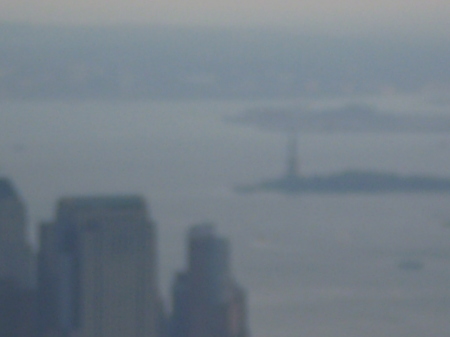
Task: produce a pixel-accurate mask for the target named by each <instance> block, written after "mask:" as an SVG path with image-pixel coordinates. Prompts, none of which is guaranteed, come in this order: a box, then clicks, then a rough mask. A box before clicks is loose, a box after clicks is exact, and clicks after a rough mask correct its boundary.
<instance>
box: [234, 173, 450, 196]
mask: <svg viewBox="0 0 450 337" xmlns="http://www.w3.org/2000/svg"><path fill="white" fill-rule="evenodd" d="M235 191H236V192H238V193H255V192H262V191H273V192H279V193H282V194H300V193H389V192H398V193H420V192H440V193H450V177H449V178H440V177H433V176H426V175H414V176H403V175H399V174H395V173H389V172H370V171H356V170H354V171H351V170H349V171H342V172H338V173H333V174H329V175H312V176H300V175H289V174H287V175H284V176H283V177H281V178H278V179H268V180H264V181H262V182H259V183H255V184H247V185H238V186H236V187H235Z"/></svg>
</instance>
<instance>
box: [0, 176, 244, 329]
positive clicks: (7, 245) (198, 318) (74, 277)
mask: <svg viewBox="0 0 450 337" xmlns="http://www.w3.org/2000/svg"><path fill="white" fill-rule="evenodd" d="M149 213H150V212H149V210H148V207H147V205H146V202H145V200H144V199H143V198H142V197H141V196H138V195H124V196H98V197H64V198H61V199H60V200H59V201H58V204H57V210H56V214H55V218H54V220H52V221H49V222H47V223H44V224H41V226H40V232H39V250H38V252H37V254H35V252H34V251H33V250H32V249H31V247H30V245H29V243H28V242H27V240H26V235H25V233H26V229H27V228H26V207H25V203H24V201H23V199H22V198H21V196H20V195H19V193H18V192H17V191H16V189H15V187H14V186H13V183H12V182H11V181H10V180H9V179H7V178H0V233H1V236H0V241H1V242H0V336H2V337H72V336H73V337H133V336H134V337H144V336H145V337H247V336H249V329H248V321H247V316H248V315H247V299H246V292H245V290H244V289H243V288H242V287H241V286H240V285H239V284H238V283H237V282H236V281H235V279H234V277H233V274H232V270H231V269H232V268H231V265H230V254H231V252H230V246H229V242H228V240H227V239H226V238H223V237H221V236H220V235H219V234H218V233H217V232H216V228H215V226H214V224H211V223H203V224H197V225H194V226H192V227H191V228H190V230H189V233H188V235H187V247H188V248H187V256H188V258H187V261H188V263H187V266H186V267H185V269H184V270H181V271H178V272H177V273H176V275H175V278H174V282H173V288H172V303H171V305H170V306H169V307H170V308H171V310H170V311H168V310H166V308H165V305H164V302H163V299H162V297H161V294H160V290H159V285H158V269H159V267H158V257H157V256H158V240H157V236H156V225H155V222H154V221H153V219H152V218H151V216H150V215H149Z"/></svg>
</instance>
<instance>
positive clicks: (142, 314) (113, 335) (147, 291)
mask: <svg viewBox="0 0 450 337" xmlns="http://www.w3.org/2000/svg"><path fill="white" fill-rule="evenodd" d="M41 240H42V244H43V246H42V251H41V254H40V265H41V267H42V272H41V277H40V279H41V281H42V284H41V289H42V290H41V293H44V294H46V295H44V296H43V297H44V301H42V302H43V303H45V298H49V299H51V301H53V304H51V305H48V306H47V309H48V313H47V315H46V317H47V322H48V324H47V331H49V330H52V329H51V327H55V324H56V330H59V331H60V333H61V334H62V335H66V336H73V337H157V335H158V325H159V324H158V319H159V309H160V308H159V305H160V299H159V293H158V286H157V262H156V237H155V225H154V224H153V222H152V221H151V220H149V219H148V216H147V211H146V206H145V202H144V200H143V199H142V198H140V197H138V196H127V197H83V198H64V199H62V200H60V202H59V205H58V211H57V219H56V221H55V224H53V225H46V226H44V227H43V228H42V233H41ZM52 283H54V285H53V286H52ZM52 289H55V291H52ZM51 301H50V302H47V303H52V302H51ZM54 310H56V313H55V314H56V315H57V319H56V322H53V323H52V322H51V321H52V319H51V317H52V315H51V313H52V311H54ZM49 328H50V329H49Z"/></svg>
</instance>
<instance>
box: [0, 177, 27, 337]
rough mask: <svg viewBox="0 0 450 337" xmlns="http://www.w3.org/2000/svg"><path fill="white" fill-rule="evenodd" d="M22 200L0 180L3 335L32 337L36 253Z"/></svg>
mask: <svg viewBox="0 0 450 337" xmlns="http://www.w3.org/2000/svg"><path fill="white" fill-rule="evenodd" d="M25 213H26V212H25V206H24V204H23V202H22V199H21V198H20V197H19V195H18V193H17V192H16V190H15V189H14V187H13V185H12V183H11V182H10V181H9V180H8V179H5V178H2V179H0V336H2V337H29V336H32V335H33V333H34V331H35V326H34V323H35V314H36V312H35V297H34V296H35V289H34V286H35V282H34V281H35V280H34V274H33V272H34V264H33V262H34V256H33V251H32V249H31V246H30V244H29V243H28V240H27V238H26V237H27V235H26V231H27V228H26V214H25Z"/></svg>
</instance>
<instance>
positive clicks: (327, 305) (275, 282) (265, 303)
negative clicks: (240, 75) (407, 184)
mask: <svg viewBox="0 0 450 337" xmlns="http://www.w3.org/2000/svg"><path fill="white" fill-rule="evenodd" d="M379 102H380V104H384V105H389V104H391V106H392V107H398V106H399V102H402V104H406V103H404V101H402V100H398V99H397V100H395V101H392V102H390V101H389V100H383V99H382V98H379ZM269 103H270V104H274V102H252V101H239V102H223V101H202V102H172V103H167V102H151V101H141V102H3V103H1V112H0V171H1V173H2V174H4V175H7V176H9V177H11V178H12V179H13V180H14V182H15V184H16V185H17V186H18V188H19V190H20V191H21V194H22V196H23V197H24V199H25V200H26V202H27V205H28V209H29V218H30V223H31V224H32V225H33V228H32V230H31V231H30V236H31V239H32V240H33V235H35V232H36V226H37V224H38V223H39V222H40V221H43V220H48V219H51V218H52V217H53V212H54V207H55V204H56V200H57V198H59V197H61V196H67V195H85V194H111V193H114V194H116V193H142V194H144V195H145V196H146V197H147V200H148V202H149V209H150V213H151V216H152V218H153V219H155V221H156V222H157V224H158V232H159V253H160V280H161V281H160V284H161V290H162V292H163V294H164V297H165V300H166V302H167V305H168V306H170V298H169V295H170V294H169V292H170V283H171V280H172V276H173V273H174V271H175V270H178V269H180V268H183V266H184V259H185V241H184V237H185V234H186V230H187V227H188V226H189V225H191V224H193V223H197V222H200V221H204V220H210V221H213V222H215V223H216V224H217V225H218V227H219V231H220V232H221V233H222V234H223V235H224V236H227V237H229V239H230V240H231V243H232V254H233V270H234V275H235V278H236V279H237V280H238V282H239V283H241V284H242V285H243V286H244V287H245V288H246V289H247V291H248V294H249V301H250V307H249V311H250V326H251V331H252V334H253V336H255V337H299V336H307V337H309V336H312V337H315V336H321V337H328V336H330V337H331V336H332V337H339V336H346V337H353V336H354V337H357V336H358V337H360V336H364V337H371V336H373V337H380V336H389V337H392V336H397V337H402V336H405V337H406V336H408V337H415V336H417V337H419V336H427V337H433V336H439V337H441V336H445V335H448V334H449V332H450V324H449V323H448V317H449V314H450V289H449V284H450V244H449V243H450V227H449V224H450V208H449V207H448V205H449V204H450V195H445V194H442V195H441V194H394V195H383V194H380V195H347V196H342V195H330V196H317V195H316V196H314V195H312V196H311V195H301V196H297V197H285V196H281V195H276V194H259V195H251V196H249V195H247V196H244V195H236V194H234V193H233V191H232V187H233V186H234V185H235V184H239V183H248V182H255V181H258V180H260V179H263V178H267V177H274V176H277V175H279V174H281V173H282V172H283V169H284V166H283V164H284V160H285V158H284V156H285V145H286V144H285V143H286V137H285V135H280V134H272V133H265V132H262V131H259V130H256V129H252V128H248V127H239V126H236V125H230V124H226V123H224V122H223V121H222V119H223V117H224V116H228V115H230V114H234V113H236V112H239V111H241V110H242V109H247V108H253V107H258V106H264V105H265V104H269ZM278 103H279V102H278ZM410 103H411V106H417V104H416V103H415V102H410ZM422 104H424V103H423V102H422ZM299 141H300V155H301V161H302V163H301V167H302V171H303V172H305V173H322V172H332V171H336V170H340V169H345V168H367V169H383V170H390V171H395V172H399V173H405V174H408V173H426V174H436V175H446V174H449V175H450V173H449V168H450V155H449V154H450V138H449V136H447V135H443V134H422V135H412V134H392V135H387V134H384V135H380V134H340V135H339V134H334V135H325V134H301V135H300V136H299ZM404 261H415V262H419V263H421V264H422V266H423V267H422V268H421V269H417V270H416V269H413V268H412V269H407V268H406V269H405V268H403V269H402V268H399V264H401V263H402V262H404Z"/></svg>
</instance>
